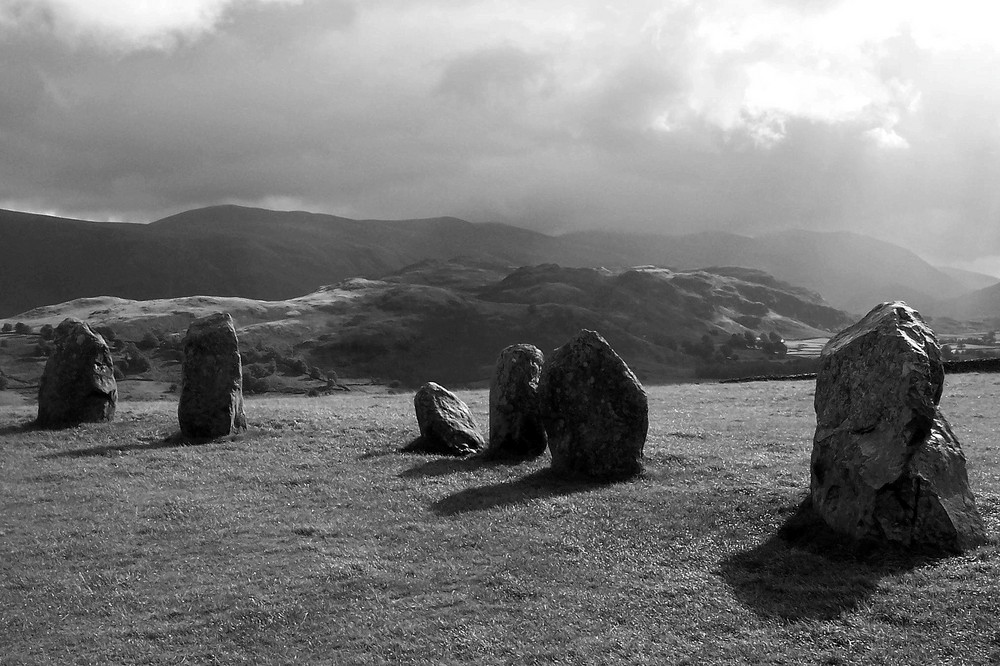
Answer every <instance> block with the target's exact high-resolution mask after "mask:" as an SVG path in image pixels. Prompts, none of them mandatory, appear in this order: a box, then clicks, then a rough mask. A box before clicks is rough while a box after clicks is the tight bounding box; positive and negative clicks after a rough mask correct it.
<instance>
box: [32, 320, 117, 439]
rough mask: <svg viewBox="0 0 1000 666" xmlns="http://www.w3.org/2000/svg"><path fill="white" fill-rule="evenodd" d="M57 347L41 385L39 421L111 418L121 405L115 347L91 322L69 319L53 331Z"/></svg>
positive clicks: (66, 422)
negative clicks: (119, 404)
mask: <svg viewBox="0 0 1000 666" xmlns="http://www.w3.org/2000/svg"><path fill="white" fill-rule="evenodd" d="M53 341H54V343H55V351H54V352H53V354H52V355H51V356H49V359H48V361H46V362H45V370H44V371H43V372H42V380H41V383H40V385H39V387H38V425H40V426H45V427H50V426H61V425H72V424H76V423H95V422H101V421H110V420H111V419H113V418H114V416H115V410H116V409H117V407H118V383H117V382H116V381H115V364H114V359H113V358H112V357H111V349H109V348H108V343H107V342H105V341H104V338H102V337H101V336H100V335H98V334H97V333H94V331H92V330H91V328H90V326H88V325H87V324H85V323H84V322H82V321H80V320H79V319H66V320H64V321H63V322H62V323H61V324H59V326H57V327H56V330H55V332H54V335H53Z"/></svg>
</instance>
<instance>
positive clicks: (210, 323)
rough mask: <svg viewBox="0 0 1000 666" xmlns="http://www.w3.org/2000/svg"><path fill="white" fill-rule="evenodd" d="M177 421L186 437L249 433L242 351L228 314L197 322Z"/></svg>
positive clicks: (187, 347)
mask: <svg viewBox="0 0 1000 666" xmlns="http://www.w3.org/2000/svg"><path fill="white" fill-rule="evenodd" d="M177 420H178V421H179V422H180V426H181V433H182V434H183V435H184V436H185V437H221V436H223V435H228V434H230V433H233V432H236V431H239V430H246V427H247V419H246V414H245V413H244V411H243V368H242V365H241V363H240V348H239V343H238V342H237V340H236V328H235V327H234V326H233V318H232V317H230V316H229V314H228V313H224V312H217V313H215V314H212V315H209V316H207V317H202V318H201V319H196V320H195V321H193V322H191V325H190V326H189V327H188V330H187V335H185V336H184V361H183V368H182V372H181V399H180V404H179V405H178V406H177Z"/></svg>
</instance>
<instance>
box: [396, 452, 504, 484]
mask: <svg viewBox="0 0 1000 666" xmlns="http://www.w3.org/2000/svg"><path fill="white" fill-rule="evenodd" d="M500 465H504V463H503V462H501V461H499V460H490V459H487V458H484V457H483V456H481V455H480V456H466V457H464V458H456V457H451V456H449V457H447V458H438V459H435V460H428V461H427V462H425V463H420V464H419V465H414V466H413V467H411V468H410V469H407V470H404V471H402V472H400V474H399V476H400V477H401V478H404V479H412V478H420V477H424V476H447V475H448V474H456V473H458V472H473V471H475V470H477V469H482V468H483V467H499V466H500Z"/></svg>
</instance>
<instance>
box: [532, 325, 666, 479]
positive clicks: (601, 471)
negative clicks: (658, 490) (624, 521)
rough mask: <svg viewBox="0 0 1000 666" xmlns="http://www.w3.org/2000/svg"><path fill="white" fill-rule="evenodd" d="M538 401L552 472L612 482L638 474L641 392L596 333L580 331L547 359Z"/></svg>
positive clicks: (643, 420)
mask: <svg viewBox="0 0 1000 666" xmlns="http://www.w3.org/2000/svg"><path fill="white" fill-rule="evenodd" d="M538 395H539V399H540V402H541V409H542V420H543V422H544V423H545V430H546V432H547V433H548V438H549V450H550V451H551V452H552V469H553V470H554V471H555V472H557V473H559V474H563V475H567V476H583V477H587V478H592V479H595V480H600V481H613V480H619V479H625V478H628V477H631V476H635V475H636V474H639V473H640V472H641V471H642V449H643V446H644V445H645V443H646V431H647V430H648V428H649V412H648V404H647V399H646V391H645V390H643V388H642V385H641V384H640V383H639V380H638V379H636V376H635V375H634V374H633V373H632V371H631V370H630V369H629V367H628V366H627V365H626V364H625V361H623V360H622V359H621V358H620V357H619V356H618V354H616V353H615V351H614V350H613V349H612V348H611V345H609V344H608V343H607V341H606V340H605V339H604V338H603V337H601V336H600V335H599V334H598V333H596V332H594V331H588V330H581V331H580V332H579V333H577V334H576V335H575V336H574V337H573V338H572V339H571V340H570V341H569V342H567V343H566V344H564V345H563V346H562V347H560V348H559V349H556V350H555V351H554V352H552V354H550V355H549V356H548V358H546V360H545V364H544V366H543V367H542V375H541V379H540V381H539V386H538Z"/></svg>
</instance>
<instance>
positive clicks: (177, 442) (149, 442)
mask: <svg viewBox="0 0 1000 666" xmlns="http://www.w3.org/2000/svg"><path fill="white" fill-rule="evenodd" d="M214 441H217V440H216V439H213V438H211V437H185V436H184V435H182V434H181V433H180V432H175V433H173V434H172V435H167V436H166V437H162V438H159V439H157V438H149V439H144V440H141V441H138V442H135V443H133V444H102V445H101V446H91V447H89V448H86V449H73V450H71V451H60V452H58V453H50V454H49V455H47V456H45V457H46V458H88V457H92V456H107V455H112V454H118V453H142V452H143V451H155V450H157V449H172V448H177V447H182V446H196V445H199V444H206V443H208V442H214Z"/></svg>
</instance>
